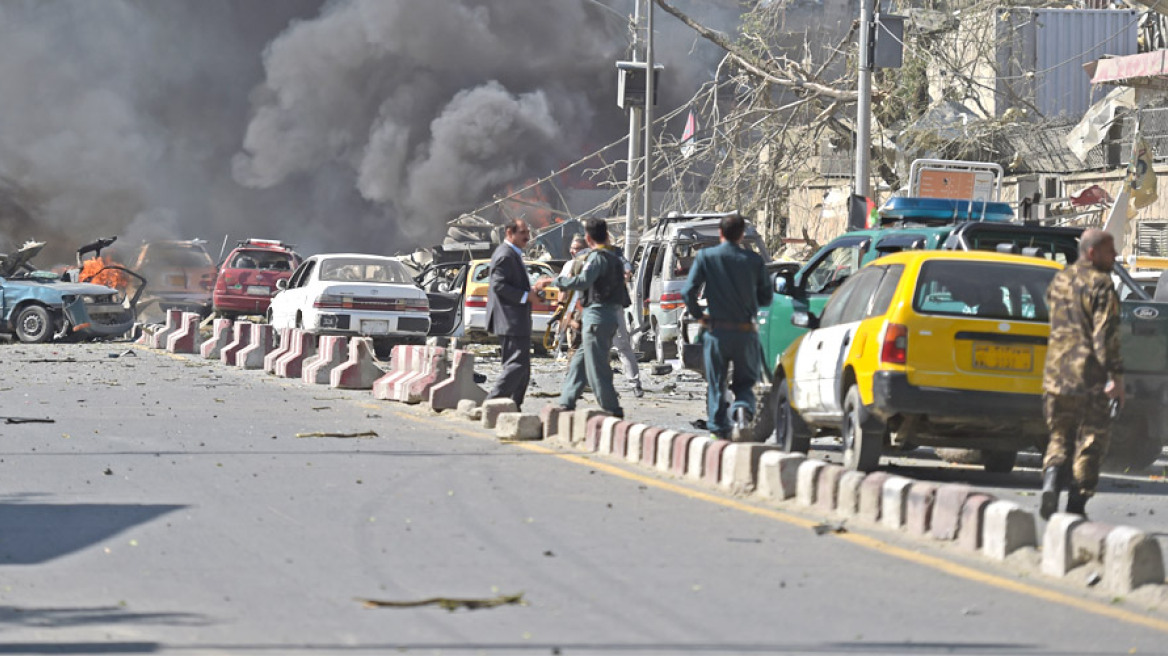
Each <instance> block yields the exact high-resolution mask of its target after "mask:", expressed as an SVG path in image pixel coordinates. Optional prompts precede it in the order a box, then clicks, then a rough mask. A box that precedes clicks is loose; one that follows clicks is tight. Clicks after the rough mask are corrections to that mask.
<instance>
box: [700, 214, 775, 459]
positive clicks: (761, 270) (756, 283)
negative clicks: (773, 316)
mask: <svg viewBox="0 0 1168 656" xmlns="http://www.w3.org/2000/svg"><path fill="white" fill-rule="evenodd" d="M718 228H719V230H720V231H721V236H722V243H721V244H719V245H717V246H713V247H709V248H703V249H702V250H700V251H698V256H697V259H695V260H694V264H693V268H691V269H690V272H689V279H688V280H687V281H686V283H685V289H683V290H682V295H683V296H684V297H685V307H686V309H687V310H688V311H689V313H690V314H691V315H692V316H694V317H696V318H697V319H698V320H699V321H700V322H701V323H702V325H703V326H705V328H706V334H705V337H704V338H703V341H702V343H703V355H704V361H705V366H706V410H707V414H708V417H709V418H708V419H707V420H706V427H707V428H708V429H709V430H710V432H711V433H713V434H714V436H715V437H718V438H722V439H725V438H728V437H733V438H734V439H735V440H736V441H749V440H750V438H751V436H750V435H749V434H748V432H749V431H748V428H747V427H748V426H749V424H750V422H751V420H752V419H753V418H754V411H755V407H756V404H757V400H756V399H755V396H754V384H755V383H757V382H758V378H759V374H760V366H761V365H762V345H761V344H760V343H759V341H758V327H757V326H756V324H755V322H754V317H755V315H756V314H757V313H758V308H759V306H760V305H762V306H766V305H770V303H771V297H772V295H773V291H772V289H771V283H770V280H769V278H768V276H767V272H766V263H765V262H764V261H763V259H762V256H761V255H759V254H758V253H755V252H753V251H750V250H747V249H745V248H743V247H742V237H743V235H744V234H745V233H746V219H744V218H743V217H742V215H740V214H731V215H729V216H725V217H723V218H722V221H721V223H720V224H719V226H718ZM703 287H704V288H705V294H704V296H705V299H706V303H707V307H706V308H705V309H704V310H703V308H702V306H701V305H699V304H698V294H699V293H701V291H702V289H703ZM731 363H733V364H734V376H733V378H732V379H731V380H730V381H729V387H730V391H731V392H733V393H734V403H733V404H732V405H728V404H727V403H726V400H725V396H726V387H727V380H726V379H727V374H728V370H729V368H730V364H731ZM728 409H729V411H730V412H729V416H727V414H728V413H727V410H728Z"/></svg>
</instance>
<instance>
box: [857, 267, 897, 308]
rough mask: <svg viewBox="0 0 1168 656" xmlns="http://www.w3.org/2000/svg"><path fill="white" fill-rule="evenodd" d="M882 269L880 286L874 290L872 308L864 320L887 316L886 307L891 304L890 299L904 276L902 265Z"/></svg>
mask: <svg viewBox="0 0 1168 656" xmlns="http://www.w3.org/2000/svg"><path fill="white" fill-rule="evenodd" d="M881 268H882V269H884V277H883V278H881V279H880V286H879V287H877V288H876V295H875V296H874V297H873V298H872V306H871V307H870V308H868V314H866V315H864V318H865V319H866V318H868V317H879V316H883V315H885V314H888V306H889V305H891V304H892V297H893V296H894V295H895V294H896V288H897V286H899V285H900V277H901V275H902V274H904V265H903V264H892V265H889V266H886V267H881Z"/></svg>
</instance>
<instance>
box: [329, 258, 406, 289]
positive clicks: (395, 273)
mask: <svg viewBox="0 0 1168 656" xmlns="http://www.w3.org/2000/svg"><path fill="white" fill-rule="evenodd" d="M320 279H321V280H325V281H329V282H391V283H400V284H406V285H412V284H413V281H412V280H411V279H410V275H409V273H408V272H407V271H406V268H405V267H403V266H402V265H401V264H400V263H398V262H394V261H393V260H381V259H372V258H368V259H365V258H356V257H352V258H349V257H346V258H334V259H330V260H324V261H323V262H321V263H320Z"/></svg>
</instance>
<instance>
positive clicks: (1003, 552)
mask: <svg viewBox="0 0 1168 656" xmlns="http://www.w3.org/2000/svg"><path fill="white" fill-rule="evenodd" d="M981 542H982V544H981V550H982V553H984V554H985V555H987V556H989V557H990V558H994V559H996V560H1005V559H1006V557H1007V556H1009V555H1010V554H1012V553H1014V552H1015V551H1017V550H1019V549H1022V548H1024V547H1035V546H1037V545H1038V541H1037V535H1036V530H1035V526H1034V515H1033V514H1032V513H1029V512H1026V511H1025V510H1023V509H1022V508H1021V507H1019V506H1018V504H1016V503H1014V502H1012V501H994V502H992V503H990V504H989V505H988V506H986V510H985V522H984V524H983V525H982V537H981Z"/></svg>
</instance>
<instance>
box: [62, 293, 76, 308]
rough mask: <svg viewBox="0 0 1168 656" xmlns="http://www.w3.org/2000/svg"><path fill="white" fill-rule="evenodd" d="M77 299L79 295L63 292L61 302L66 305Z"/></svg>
mask: <svg viewBox="0 0 1168 656" xmlns="http://www.w3.org/2000/svg"><path fill="white" fill-rule="evenodd" d="M75 300H77V297H76V296H74V295H72V294H61V302H62V303H64V304H65V305H68V304H70V303H72V302H73V301H75Z"/></svg>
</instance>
